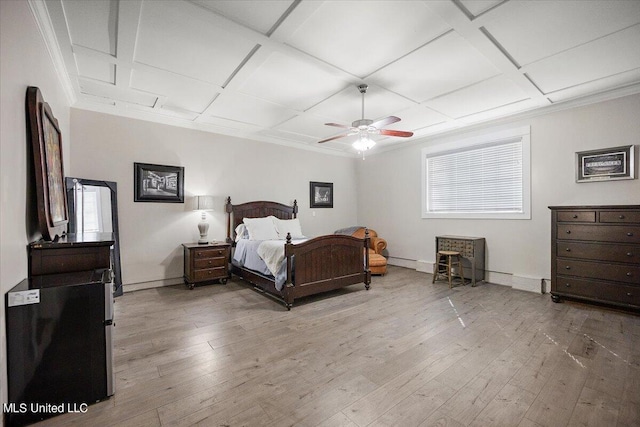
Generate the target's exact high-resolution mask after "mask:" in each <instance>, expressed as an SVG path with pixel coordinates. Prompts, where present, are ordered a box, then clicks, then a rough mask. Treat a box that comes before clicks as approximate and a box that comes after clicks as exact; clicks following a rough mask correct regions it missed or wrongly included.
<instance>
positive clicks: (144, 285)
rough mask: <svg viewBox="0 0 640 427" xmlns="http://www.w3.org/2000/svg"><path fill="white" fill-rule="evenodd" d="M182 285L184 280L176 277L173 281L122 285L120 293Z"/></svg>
mask: <svg viewBox="0 0 640 427" xmlns="http://www.w3.org/2000/svg"><path fill="white" fill-rule="evenodd" d="M183 283H184V280H183V279H182V277H176V278H175V279H162V280H151V281H149V282H139V283H128V284H125V285H122V292H134V291H141V290H143V289H153V288H161V287H163V286H172V285H179V284H183Z"/></svg>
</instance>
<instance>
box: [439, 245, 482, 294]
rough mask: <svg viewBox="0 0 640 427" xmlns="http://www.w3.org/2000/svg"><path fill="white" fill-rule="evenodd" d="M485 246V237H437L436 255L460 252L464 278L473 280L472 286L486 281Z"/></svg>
mask: <svg viewBox="0 0 640 427" xmlns="http://www.w3.org/2000/svg"><path fill="white" fill-rule="evenodd" d="M484 245H485V240H484V237H466V236H436V253H438V251H457V252H460V255H461V256H462V268H463V270H464V277H465V278H467V279H469V278H471V286H475V285H476V282H477V281H479V280H484V265H485V264H484Z"/></svg>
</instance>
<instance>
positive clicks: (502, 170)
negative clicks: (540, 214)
mask: <svg viewBox="0 0 640 427" xmlns="http://www.w3.org/2000/svg"><path fill="white" fill-rule="evenodd" d="M529 132H530V131H529V127H525V128H520V129H513V130H509V131H503V132H500V133H495V134H492V135H485V136H482V137H477V138H472V139H467V140H461V141H454V142H453V143H451V144H449V145H447V150H443V149H442V146H440V147H439V148H438V147H429V148H425V149H423V150H422V160H423V168H422V194H423V203H422V209H423V212H422V217H423V218H487V219H489V218H495V219H530V218H531V211H530V204H531V203H530V192H531V190H530V185H531V180H530V158H529V150H530V148H529Z"/></svg>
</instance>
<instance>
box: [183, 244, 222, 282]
mask: <svg viewBox="0 0 640 427" xmlns="http://www.w3.org/2000/svg"><path fill="white" fill-rule="evenodd" d="M182 246H183V247H184V283H185V285H187V286H189V288H190V289H193V287H194V286H195V285H196V283H206V282H211V281H214V280H219V281H220V282H221V283H222V284H225V283H227V279H228V278H229V259H230V254H231V246H230V245H229V244H228V243H224V242H211V243H208V244H206V245H200V244H198V243H183V244H182Z"/></svg>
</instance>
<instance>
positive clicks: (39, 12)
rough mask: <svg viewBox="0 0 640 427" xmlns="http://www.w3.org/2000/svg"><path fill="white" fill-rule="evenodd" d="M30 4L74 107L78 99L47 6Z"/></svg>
mask: <svg viewBox="0 0 640 427" xmlns="http://www.w3.org/2000/svg"><path fill="white" fill-rule="evenodd" d="M28 3H29V8H30V9H31V13H33V17H34V18H35V20H36V24H37V25H38V30H39V31H40V35H41V36H42V39H43V40H44V44H45V46H46V47H47V51H48V52H49V56H50V57H51V61H52V62H53V68H54V70H55V73H56V75H57V76H58V80H60V84H61V85H62V89H63V91H64V94H65V95H66V97H67V101H68V102H69V105H74V104H75V103H76V101H77V97H76V94H75V92H74V90H73V85H72V84H71V80H69V73H67V67H66V66H65V65H64V59H63V58H62V54H61V53H60V52H61V50H60V44H59V43H58V39H57V37H56V34H55V31H54V30H53V23H52V22H51V19H50V18H49V12H48V10H47V5H46V4H45V2H44V0H28Z"/></svg>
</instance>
